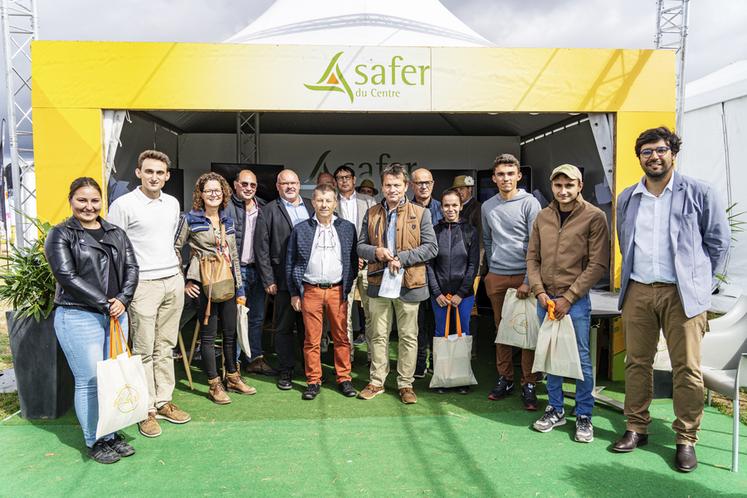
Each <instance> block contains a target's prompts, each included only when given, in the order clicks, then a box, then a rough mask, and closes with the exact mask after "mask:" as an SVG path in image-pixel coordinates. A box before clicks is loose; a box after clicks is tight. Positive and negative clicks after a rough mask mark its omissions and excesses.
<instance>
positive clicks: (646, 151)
mask: <svg viewBox="0 0 747 498" xmlns="http://www.w3.org/2000/svg"><path fill="white" fill-rule="evenodd" d="M670 150H671V149H670V148H669V147H665V146H661V147H657V148H655V149H642V150H641V157H651V155H652V154H653V153H654V152H656V155H657V156H663V155H665V154H666V153H667V152H669V151H670Z"/></svg>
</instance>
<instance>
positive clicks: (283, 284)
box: [254, 169, 313, 391]
mask: <svg viewBox="0 0 747 498" xmlns="http://www.w3.org/2000/svg"><path fill="white" fill-rule="evenodd" d="M275 186H276V187H277V190H278V194H279V195H280V197H278V198H277V199H275V200H274V201H272V202H270V203H268V204H267V205H266V206H265V208H264V209H262V210H261V211H260V212H259V217H258V218H257V228H256V229H255V232H254V255H255V261H256V264H257V269H258V270H259V275H260V278H261V279H262V285H264V288H265V292H266V293H267V294H269V295H271V296H275V325H276V332H275V351H276V352H277V354H278V360H279V368H278V369H279V371H280V373H279V375H278V382H277V386H278V389H282V390H284V391H287V390H289V389H291V388H292V387H293V384H292V381H291V379H292V378H293V367H294V366H295V363H296V359H295V348H294V343H293V327H294V325H295V327H296V330H298V333H299V334H300V335H303V320H302V319H301V315H300V313H298V312H297V311H295V310H294V309H293V308H292V307H291V302H290V301H291V296H290V293H289V292H288V282H287V281H286V276H285V258H286V253H287V249H288V238H289V237H290V234H291V231H292V230H293V227H294V226H296V225H298V224H299V223H301V222H302V221H304V220H306V219H308V218H309V215H310V214H311V213H313V208H312V206H311V203H309V201H307V200H306V199H302V198H301V196H300V191H301V182H300V181H299V179H298V175H297V174H296V173H295V171H293V170H289V169H284V170H283V171H281V172H280V173H278V178H277V183H276V184H275Z"/></svg>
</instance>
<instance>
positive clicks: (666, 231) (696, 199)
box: [612, 127, 730, 472]
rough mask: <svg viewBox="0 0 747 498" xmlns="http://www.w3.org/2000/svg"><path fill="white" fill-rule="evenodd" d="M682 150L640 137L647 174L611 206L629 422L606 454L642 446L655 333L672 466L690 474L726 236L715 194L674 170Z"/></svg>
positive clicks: (659, 136)
mask: <svg viewBox="0 0 747 498" xmlns="http://www.w3.org/2000/svg"><path fill="white" fill-rule="evenodd" d="M680 143H681V142H680V139H679V137H678V136H677V135H675V134H674V133H672V132H671V131H670V130H668V129H667V128H663V127H662V128H654V129H650V130H646V131H644V132H643V133H641V134H640V136H639V137H638V139H637V140H636V144H635V153H636V156H638V160H639V161H640V164H641V168H642V169H643V172H644V173H645V175H644V177H643V178H642V179H641V181H640V182H638V183H637V184H635V185H633V186H631V187H628V188H627V189H625V191H624V192H623V193H622V194H620V197H619V198H618V200H617V233H618V237H619V240H620V250H621V252H622V282H621V289H620V302H619V306H620V309H622V320H623V332H624V334H625V345H626V348H627V361H626V364H625V415H626V417H627V419H628V420H627V427H626V429H627V430H626V431H625V434H623V436H622V438H621V439H620V440H619V441H617V442H616V443H615V444H614V445H613V448H612V449H613V450H615V451H617V452H621V453H625V452H630V451H633V450H634V449H635V448H636V447H637V446H641V445H643V444H646V443H647V442H648V435H647V427H648V424H649V423H650V422H651V416H650V414H649V410H648V408H649V405H650V404H651V398H652V394H653V393H652V391H653V360H654V355H655V353H656V345H657V342H658V340H659V329H660V328H661V330H662V331H663V333H664V337H665V339H666V341H667V349H668V350H669V356H670V358H671V360H672V375H673V387H674V395H673V402H674V413H675V417H676V418H675V420H674V422H673V423H672V428H673V429H674V431H675V432H676V434H677V436H676V443H677V452H676V455H675V467H676V468H677V470H679V471H682V472H690V471H692V470H695V468H696V467H697V465H698V461H697V458H696V456H695V449H694V445H695V443H696V442H697V440H698V435H697V433H698V430H699V428H700V421H701V418H702V417H703V376H702V373H701V369H700V341H701V338H702V337H703V334H704V333H705V331H706V327H707V325H708V320H707V319H706V311H707V310H708V308H709V306H710V304H711V290H712V288H713V282H714V275H715V274H716V271H717V269H718V268H719V267H720V266H721V264H722V263H723V260H724V258H725V256H726V252H727V249H728V248H729V241H730V232H729V223H728V220H727V216H726V211H725V210H724V207H723V206H722V205H721V203H720V202H719V199H718V193H717V192H714V191H713V189H711V187H710V186H709V185H708V184H706V183H703V182H700V181H698V180H695V179H693V178H689V177H687V176H684V175H681V174H679V173H677V172H676V171H674V159H675V156H676V155H677V152H678V151H679V149H680Z"/></svg>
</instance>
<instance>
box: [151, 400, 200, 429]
mask: <svg viewBox="0 0 747 498" xmlns="http://www.w3.org/2000/svg"><path fill="white" fill-rule="evenodd" d="M156 418H157V419H161V420H168V421H169V422H171V423H172V424H186V423H187V422H189V421H190V420H192V417H190V416H189V413H187V412H185V411H184V410H180V409H179V407H178V406H176V405H175V404H174V403H172V402H171V401H169V402H168V403H166V404H165V405H163V406H162V407H161V408H159V409H158V411H157V412H156Z"/></svg>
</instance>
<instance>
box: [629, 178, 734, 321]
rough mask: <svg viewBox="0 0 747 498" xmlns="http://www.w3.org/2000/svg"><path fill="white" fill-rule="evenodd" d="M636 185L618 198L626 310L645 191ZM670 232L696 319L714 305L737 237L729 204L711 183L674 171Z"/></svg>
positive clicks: (689, 311) (683, 292)
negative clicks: (717, 280)
mask: <svg viewBox="0 0 747 498" xmlns="http://www.w3.org/2000/svg"><path fill="white" fill-rule="evenodd" d="M636 185H637V184H636ZM636 185H632V186H630V187H628V188H626V189H625V190H624V191H623V193H622V194H620V197H618V199H617V237H618V239H619V240H620V252H621V253H622V272H621V283H620V298H619V302H618V307H619V308H620V309H622V306H623V302H624V300H625V291H626V290H627V287H628V282H629V281H630V274H631V273H632V272H633V258H634V252H635V220H636V217H637V216H638V207H639V206H640V204H641V196H640V194H637V195H633V191H634V190H635V188H636ZM669 235H670V239H671V242H672V248H673V249H674V254H673V255H672V256H673V258H674V270H675V273H676V275H677V290H678V292H679V295H680V299H681V300H682V307H683V308H684V310H685V315H687V316H688V317H689V318H692V317H694V316H695V315H698V314H700V313H702V312H703V311H706V310H708V308H710V306H711V290H712V289H713V277H714V275H715V274H716V272H717V271H718V269H719V268H720V267H721V264H722V263H723V262H724V259H725V258H726V252H727V250H728V249H729V243H730V240H731V235H730V229H729V220H728V219H727V216H726V209H725V208H724V207H723V206H722V205H721V202H720V201H719V198H718V193H716V192H714V191H713V189H712V188H711V187H710V185H708V184H707V183H704V182H701V181H698V180H695V179H694V178H690V177H687V176H685V175H681V174H679V173H678V172H676V171H675V172H674V182H673V183H672V210H671V214H670V218H669Z"/></svg>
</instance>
